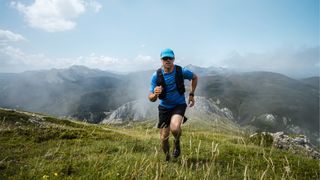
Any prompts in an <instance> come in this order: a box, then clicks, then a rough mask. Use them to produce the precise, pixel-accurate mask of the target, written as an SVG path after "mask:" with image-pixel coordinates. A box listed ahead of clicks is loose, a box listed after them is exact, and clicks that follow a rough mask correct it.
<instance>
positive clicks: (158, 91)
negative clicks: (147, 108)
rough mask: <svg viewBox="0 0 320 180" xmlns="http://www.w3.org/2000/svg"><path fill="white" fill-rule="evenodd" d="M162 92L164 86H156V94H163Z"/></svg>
mask: <svg viewBox="0 0 320 180" xmlns="http://www.w3.org/2000/svg"><path fill="white" fill-rule="evenodd" d="M161 92H162V86H156V87H155V88H154V94H155V95H157V96H159V95H160V94H161Z"/></svg>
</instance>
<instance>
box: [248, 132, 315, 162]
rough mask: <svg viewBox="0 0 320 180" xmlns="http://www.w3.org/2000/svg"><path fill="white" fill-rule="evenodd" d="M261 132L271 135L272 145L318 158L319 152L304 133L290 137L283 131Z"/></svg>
mask: <svg viewBox="0 0 320 180" xmlns="http://www.w3.org/2000/svg"><path fill="white" fill-rule="evenodd" d="M262 134H264V135H266V134H268V135H271V136H272V137H273V144H272V145H273V146H274V147H276V148H278V149H284V150H288V151H292V152H293V153H302V154H305V155H307V156H310V157H312V158H314V159H318V160H320V153H319V152H318V151H317V150H315V147H314V145H312V144H311V143H310V140H309V139H308V138H307V137H306V136H305V135H298V136H296V137H290V136H288V135H285V134H284V132H276V133H269V132H262ZM257 135H258V133H255V134H252V135H251V136H250V137H254V136H257Z"/></svg>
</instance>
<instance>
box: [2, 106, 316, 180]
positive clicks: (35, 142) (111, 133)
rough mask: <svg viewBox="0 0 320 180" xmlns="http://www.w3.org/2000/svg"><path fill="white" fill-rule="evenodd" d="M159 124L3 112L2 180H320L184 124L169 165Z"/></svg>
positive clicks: (282, 156) (294, 161) (286, 158)
mask: <svg viewBox="0 0 320 180" xmlns="http://www.w3.org/2000/svg"><path fill="white" fill-rule="evenodd" d="M153 125H154V124H153V123H146V122H145V123H138V124H128V125H127V126H125V127H119V126H106V125H93V124H86V123H80V122H77V121H70V120H63V119H56V118H54V117H50V116H47V115H41V114H35V113H29V112H21V111H14V110H7V109H0V152H1V153H0V179H9V178H10V179H31V178H33V179H41V178H42V179H62V178H72V179H79V178H81V179H170V178H181V179H221V178H223V179H227V178H233V179H234V178H239V179H243V178H251V179H260V178H262V179H264V178H265V179H280V178H284V179H319V176H320V174H319V168H320V165H319V161H318V160H313V159H311V158H308V157H306V156H304V155H301V154H300V155H298V154H292V153H290V152H287V151H281V150H277V149H274V148H272V147H264V146H257V145H254V143H251V142H250V141H248V138H247V135H246V134H245V133H243V132H242V131H241V130H240V129H233V130H223V129H220V128H219V126H215V124H213V123H207V122H206V121H201V123H199V121H197V122H196V123H193V124H190V123H187V124H185V125H183V130H184V131H183V136H182V156H181V157H180V158H178V159H173V160H171V161H170V162H168V163H166V162H164V156H163V154H162V152H161V150H160V148H159V135H158V130H157V129H154V128H153Z"/></svg>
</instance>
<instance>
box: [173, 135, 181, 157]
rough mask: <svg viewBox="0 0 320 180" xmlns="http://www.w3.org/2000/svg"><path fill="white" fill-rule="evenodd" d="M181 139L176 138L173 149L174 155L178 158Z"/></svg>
mask: <svg viewBox="0 0 320 180" xmlns="http://www.w3.org/2000/svg"><path fill="white" fill-rule="evenodd" d="M180 151H181V150H180V140H179V139H178V140H174V150H173V153H172V156H173V157H175V158H177V157H179V156H180Z"/></svg>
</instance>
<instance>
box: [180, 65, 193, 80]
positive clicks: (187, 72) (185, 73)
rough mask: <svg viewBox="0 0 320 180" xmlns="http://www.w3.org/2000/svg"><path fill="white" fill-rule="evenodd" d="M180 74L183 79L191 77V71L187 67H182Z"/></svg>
mask: <svg viewBox="0 0 320 180" xmlns="http://www.w3.org/2000/svg"><path fill="white" fill-rule="evenodd" d="M182 74H183V78H184V79H189V80H191V79H192V78H193V72H191V71H190V70H189V69H187V68H185V67H184V68H182Z"/></svg>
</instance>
